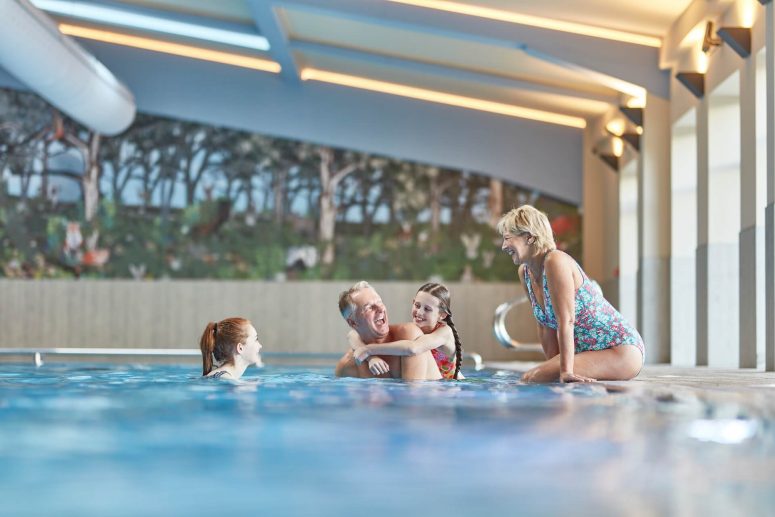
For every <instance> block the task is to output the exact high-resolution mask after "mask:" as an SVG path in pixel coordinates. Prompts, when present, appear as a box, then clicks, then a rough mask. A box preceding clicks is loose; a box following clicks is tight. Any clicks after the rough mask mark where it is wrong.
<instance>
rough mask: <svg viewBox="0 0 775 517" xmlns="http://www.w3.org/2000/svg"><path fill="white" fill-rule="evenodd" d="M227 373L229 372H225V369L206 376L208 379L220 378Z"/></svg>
mask: <svg viewBox="0 0 775 517" xmlns="http://www.w3.org/2000/svg"><path fill="white" fill-rule="evenodd" d="M227 373H229V372H227V371H226V370H221V371H220V372H215V373H214V374H212V375H208V376H207V378H208V379H220V378H221V377H223V376H224V375H226V374H227Z"/></svg>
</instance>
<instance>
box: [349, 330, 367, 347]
mask: <svg viewBox="0 0 775 517" xmlns="http://www.w3.org/2000/svg"><path fill="white" fill-rule="evenodd" d="M347 342H348V343H349V344H350V348H351V349H352V350H355V349H356V348H358V347H359V346H364V344H363V341H362V340H361V336H359V335H358V333H357V332H355V331H354V330H351V331H350V332H348V333H347Z"/></svg>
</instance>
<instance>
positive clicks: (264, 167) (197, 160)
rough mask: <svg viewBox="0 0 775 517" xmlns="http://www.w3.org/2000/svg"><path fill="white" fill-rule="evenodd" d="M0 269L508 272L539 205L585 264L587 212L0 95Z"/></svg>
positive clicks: (228, 134)
mask: <svg viewBox="0 0 775 517" xmlns="http://www.w3.org/2000/svg"><path fill="white" fill-rule="evenodd" d="M0 173H1V176H0V274H2V275H3V276H5V277H11V278H79V277H89V278H135V279H161V278H219V279H240V278H250V279H266V280H277V281H282V280H292V279H294V280H295V279H360V278H365V279H369V280H415V281H423V280H427V279H430V278H434V279H437V280H442V281H445V280H446V281H457V280H462V281H467V280H468V281H474V280H478V281H501V280H508V279H513V278H514V276H515V272H514V268H513V265H512V264H511V262H510V260H509V259H508V257H506V256H505V255H503V254H502V253H500V250H499V246H500V240H499V239H498V236H497V233H496V232H495V230H494V223H495V221H497V219H498V216H499V215H500V214H501V213H503V212H504V211H506V210H508V209H509V208H511V207H513V206H517V205H519V204H522V203H532V204H534V205H536V206H537V207H539V208H540V209H541V210H543V211H545V212H547V214H548V215H549V217H550V220H551V221H552V228H553V229H554V232H555V235H556V238H557V241H558V245H559V247H560V248H562V249H565V250H566V251H568V252H569V253H571V254H572V255H573V256H574V257H576V258H577V259H580V258H581V240H580V232H581V224H580V215H579V211H578V207H577V206H575V205H572V204H568V203H565V202H561V201H558V200H555V199H551V198H549V197H546V196H543V195H541V193H539V192H535V191H531V190H527V189H524V188H522V187H520V186H518V185H515V184H510V183H507V182H503V181H500V180H496V179H492V178H489V177H486V176H484V175H480V174H476V173H473V172H470V171H459V170H448V169H442V168H438V167H432V166H429V165H423V164H418V163H411V162H407V161H401V160H396V159H393V158H388V157H383V156H376V155H370V154H366V153H362V152H355V151H350V150H345V149H332V148H329V147H324V146H319V145H312V144H309V143H304V142H297V141H291V140H286V139H281V138H272V137H268V136H263V135H258V134H252V133H248V132H244V131H237V130H233V129H228V128H222V127H214V126H210V125H205V124H199V123H193V122H187V121H181V120H171V119H167V118H162V117H157V116H151V115H142V114H140V115H138V117H137V119H136V121H135V122H134V124H133V125H132V126H131V127H130V128H129V129H128V130H127V131H125V132H124V133H123V134H121V135H118V136H115V137H104V136H101V135H98V134H95V133H93V132H90V131H89V130H87V129H85V128H84V127H82V126H79V125H78V124H77V123H75V122H73V121H72V120H70V119H68V118H66V117H64V116H63V115H62V114H61V113H59V112H58V111H57V110H55V109H54V108H52V107H51V106H49V105H47V104H46V103H45V102H44V101H43V100H41V99H40V98H39V97H37V96H35V95H33V94H30V93H26V92H18V91H14V90H4V89H0Z"/></svg>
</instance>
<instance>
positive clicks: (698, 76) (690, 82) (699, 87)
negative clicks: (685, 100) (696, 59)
mask: <svg viewBox="0 0 775 517" xmlns="http://www.w3.org/2000/svg"><path fill="white" fill-rule="evenodd" d="M675 78H676V79H678V81H679V82H680V83H681V84H683V85H684V86H686V88H687V89H688V90H689V91H690V92H692V94H693V95H694V96H695V97H697V98H698V99H701V98H702V97H703V96H704V95H705V74H702V73H700V72H678V73H677V74H676V75H675Z"/></svg>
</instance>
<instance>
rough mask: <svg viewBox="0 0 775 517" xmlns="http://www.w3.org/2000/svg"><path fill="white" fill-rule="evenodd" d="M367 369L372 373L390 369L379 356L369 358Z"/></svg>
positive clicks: (384, 371) (377, 373)
mask: <svg viewBox="0 0 775 517" xmlns="http://www.w3.org/2000/svg"><path fill="white" fill-rule="evenodd" d="M369 371H370V372H371V373H372V375H382V374H385V373H388V372H389V371H390V366H388V364H387V363H386V362H385V361H383V360H382V359H380V358H379V357H372V358H371V359H369Z"/></svg>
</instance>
